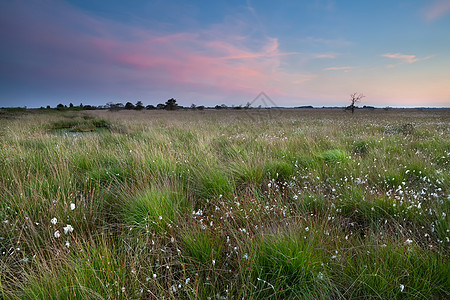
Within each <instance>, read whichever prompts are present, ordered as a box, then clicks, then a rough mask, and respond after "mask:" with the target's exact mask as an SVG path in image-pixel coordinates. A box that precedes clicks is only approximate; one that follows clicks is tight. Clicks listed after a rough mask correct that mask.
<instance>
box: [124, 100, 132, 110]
mask: <svg viewBox="0 0 450 300" xmlns="http://www.w3.org/2000/svg"><path fill="white" fill-rule="evenodd" d="M125 109H134V104H133V103H131V102H127V103H125Z"/></svg>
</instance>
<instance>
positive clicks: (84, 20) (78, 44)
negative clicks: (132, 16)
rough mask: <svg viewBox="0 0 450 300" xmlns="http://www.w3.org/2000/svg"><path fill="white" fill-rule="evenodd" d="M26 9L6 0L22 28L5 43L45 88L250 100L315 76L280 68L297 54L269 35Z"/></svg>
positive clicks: (52, 6)
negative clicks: (170, 29)
mask: <svg viewBox="0 0 450 300" xmlns="http://www.w3.org/2000/svg"><path fill="white" fill-rule="evenodd" d="M33 3H34V6H33V7H32V8H31V9H30V8H29V7H27V6H26V5H24V4H23V3H21V2H13V4H11V5H12V6H14V7H13V8H12V10H13V11H16V12H20V13H19V15H18V16H17V15H16V16H15V19H14V18H11V19H10V20H8V21H7V22H10V23H11V24H14V23H15V22H16V21H15V20H20V22H22V24H21V29H22V31H21V32H16V34H15V35H14V36H13V37H11V39H13V38H14V39H16V41H15V44H20V45H23V47H22V48H23V49H29V50H24V51H27V53H24V55H26V56H28V57H33V62H32V64H33V65H35V66H37V68H34V69H33V73H32V74H29V75H27V76H30V78H32V77H33V78H34V77H37V76H41V77H42V74H45V75H46V76H49V78H48V81H49V82H51V83H52V85H59V83H61V85H67V86H69V85H70V86H76V87H79V89H82V87H83V86H88V87H89V88H92V87H93V86H94V87H95V88H97V89H102V90H103V91H108V92H109V93H114V92H115V91H117V92H120V93H126V92H124V90H127V91H136V90H138V91H139V92H140V93H141V94H142V92H144V93H145V92H147V93H148V92H151V91H152V90H155V89H173V90H179V91H183V92H198V93H203V92H210V93H211V92H212V93H223V94H234V95H256V94H258V93H259V92H260V91H262V90H264V91H266V92H267V93H268V94H271V95H281V94H284V93H286V92H288V91H294V90H295V89H298V86H299V85H301V84H303V83H305V82H307V81H309V80H311V79H312V78H314V76H313V75H311V74H303V73H301V72H298V71H293V72H289V71H287V70H286V69H284V68H283V67H282V60H283V59H284V58H285V57H289V56H292V55H301V54H300V53H296V52H290V53H287V52H283V51H281V50H280V45H279V41H278V39H277V38H275V37H267V36H266V37H262V38H261V37H260V38H258V39H257V41H256V42H255V40H252V38H251V37H248V36H246V35H245V34H243V32H241V31H240V30H239V28H236V27H233V26H231V27H230V28H231V29H227V28H228V27H227V26H216V27H211V28H206V29H205V30H203V31H199V32H196V33H191V32H178V33H162V32H156V31H154V30H151V29H147V28H142V27H136V26H131V25H127V24H123V23H119V22H115V21H111V20H105V19H99V18H93V17H91V16H89V15H87V14H85V13H84V12H82V11H80V10H77V9H75V8H73V7H72V6H70V5H68V4H66V3H57V2H56V3H53V2H51V3H49V4H48V5H43V6H40V5H41V4H40V2H33ZM56 12H57V13H56ZM2 16H3V14H2ZM12 44H14V43H12ZM25 46H26V47H25ZM10 52H11V53H12V54H11V55H14V50H11V51H10ZM333 57H334V55H331V54H323V55H318V56H317V57H314V58H333ZM21 61H22V62H24V61H25V60H23V59H22V60H21ZM25 67H26V68H28V66H25ZM30 80H34V79H30ZM130 93H131V92H130Z"/></svg>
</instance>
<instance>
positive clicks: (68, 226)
mask: <svg viewBox="0 0 450 300" xmlns="http://www.w3.org/2000/svg"><path fill="white" fill-rule="evenodd" d="M63 229H64V234H68V233H71V232H72V231H73V227H72V225H70V224H67V226H66V227H64V228H63Z"/></svg>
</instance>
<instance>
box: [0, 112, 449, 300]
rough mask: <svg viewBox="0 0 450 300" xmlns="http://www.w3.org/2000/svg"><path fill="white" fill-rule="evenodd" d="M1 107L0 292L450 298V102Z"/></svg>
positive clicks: (13, 295)
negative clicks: (354, 107)
mask: <svg viewBox="0 0 450 300" xmlns="http://www.w3.org/2000/svg"><path fill="white" fill-rule="evenodd" d="M4 116H7V118H6V117H3V118H1V117H0V295H2V296H3V297H4V298H5V299H266V298H270V299H448V298H450V282H449V279H450V272H449V271H450V267H449V263H448V256H449V255H448V254H449V246H450V241H449V230H450V228H449V209H450V184H449V183H450V111H449V110H358V111H356V112H355V114H350V113H346V112H344V111H342V110H325V109H324V110H321V109H301V110H281V109H280V110H270V111H269V110H257V109H251V110H209V109H207V110H203V111H163V110H142V111H125V110H123V111H116V112H111V111H80V112H73V111H66V112H57V111H49V112H46V111H43V112H39V113H38V112H26V111H24V112H22V111H21V112H16V113H9V114H7V115H6V114H5V115H4Z"/></svg>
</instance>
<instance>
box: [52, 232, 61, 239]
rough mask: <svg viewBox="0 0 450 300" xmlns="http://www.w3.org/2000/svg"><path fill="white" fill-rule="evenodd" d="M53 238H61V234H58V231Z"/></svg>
mask: <svg viewBox="0 0 450 300" xmlns="http://www.w3.org/2000/svg"><path fill="white" fill-rule="evenodd" d="M53 236H54V237H55V238H57V239H58V238H59V237H60V236H61V233H59V230H56V231H55V233H54V234H53Z"/></svg>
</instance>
